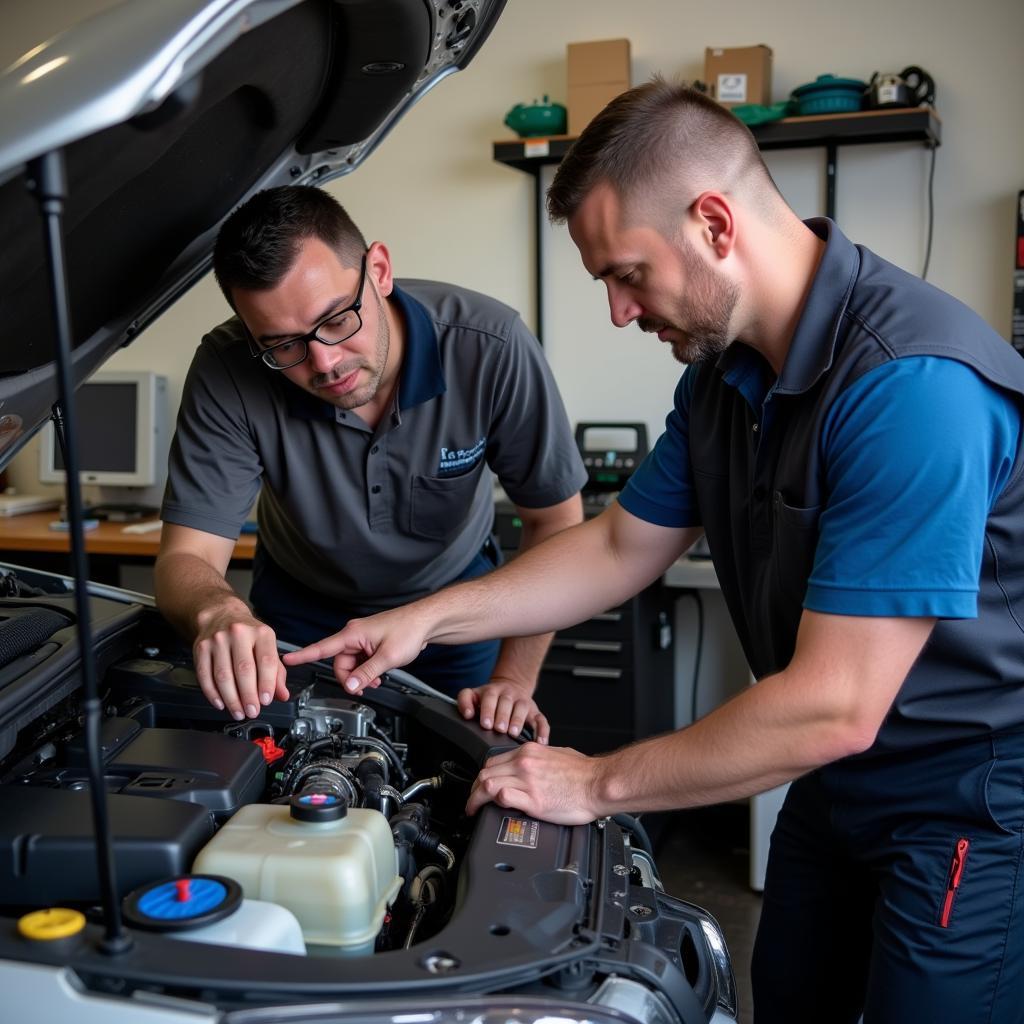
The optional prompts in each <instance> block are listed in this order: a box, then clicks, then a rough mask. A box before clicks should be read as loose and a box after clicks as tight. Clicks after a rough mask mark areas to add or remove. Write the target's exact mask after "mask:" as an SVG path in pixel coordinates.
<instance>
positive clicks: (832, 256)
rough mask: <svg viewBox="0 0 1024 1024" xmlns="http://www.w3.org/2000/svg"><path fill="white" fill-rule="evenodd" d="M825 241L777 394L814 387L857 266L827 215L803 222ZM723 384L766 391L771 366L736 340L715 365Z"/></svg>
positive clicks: (830, 352)
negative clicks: (766, 375) (766, 373)
mask: <svg viewBox="0 0 1024 1024" xmlns="http://www.w3.org/2000/svg"><path fill="white" fill-rule="evenodd" d="M804 223H805V224H806V225H807V226H808V227H809V228H810V229H811V230H812V231H813V232H814V233H815V234H816V235H817V236H818V237H819V238H821V239H823V240H824V242H825V251H824V253H822V256H821V261H820V262H819V264H818V269H817V271H816V273H815V275H814V280H813V282H812V283H811V290H810V292H809V293H808V295H807V301H806V303H805V304H804V309H803V312H802V313H801V314H800V320H799V322H798V323H797V326H796V330H795V331H794V332H793V339H792V341H791V342H790V344H789V351H788V352H787V353H786V361H785V362H784V363H783V364H782V372H781V373H780V374H779V377H778V380H776V381H775V385H774V387H773V388H772V390H773V391H774V392H775V393H777V394H784V395H798V394H801V393H803V392H804V391H807V390H808V389H809V388H811V387H813V385H814V383H815V382H816V381H817V380H818V378H819V377H821V375H822V374H823V373H825V372H826V371H827V370H828V368H829V367H830V366H831V365H832V360H833V358H834V356H835V348H836V342H837V339H838V337H839V328H840V325H841V324H842V320H843V315H844V314H845V312H846V307H847V305H848V303H849V301H850V295H851V294H852V292H853V285H854V282H855V281H856V279H857V271H858V270H859V268H860V254H859V253H858V251H857V247H856V246H855V245H854V244H853V243H852V242H851V241H850V240H849V239H848V238H847V237H846V236H845V235H844V234H843V233H842V232H841V231H840V230H839V228H838V227H836V225H835V223H834V222H833V221H831V220H829V219H828V218H826V217H814V218H812V219H811V220H807V221H805V222H804ZM715 365H716V366H717V368H718V369H719V371H720V372H721V373H722V377H723V379H724V381H725V383H726V384H729V385H731V386H732V387H734V388H736V389H737V390H738V391H740V392H741V393H743V394H744V395H746V397H747V399H748V401H750V402H751V404H759V402H758V403H755V401H754V396H755V395H756V394H759V393H761V397H762V398H763V392H765V391H767V384H766V378H765V372H766V371H767V372H768V373H770V368H769V367H768V364H767V362H766V361H765V360H764V358H763V357H762V356H761V355H760V354H759V353H758V352H755V351H754V349H752V348H750V346H749V345H744V344H743V343H742V342H736V343H734V344H732V345H730V346H729V347H728V348H727V349H726V350H725V351H724V352H723V353H722V354H721V356H719V358H718V361H717V363H716V364H715Z"/></svg>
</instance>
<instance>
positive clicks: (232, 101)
mask: <svg viewBox="0 0 1024 1024" xmlns="http://www.w3.org/2000/svg"><path fill="white" fill-rule="evenodd" d="M504 3H505V0H462V2H458V3H448V2H447V0H130V2H127V3H124V4H121V5H118V6H116V7H114V8H112V9H110V10H108V11H106V12H104V13H103V14H101V15H98V16H96V17H94V18H92V19H90V20H88V21H85V22H83V23H81V24H80V25H78V26H76V27H75V28H74V29H71V30H69V31H67V32H64V33H62V34H60V35H58V36H56V37H54V38H53V39H51V40H49V41H48V42H43V43H41V45H39V46H37V47H35V48H34V49H32V50H30V51H29V52H28V53H26V54H25V55H24V56H23V57H21V58H20V59H19V60H18V61H16V62H15V63H14V64H12V65H11V67H9V68H8V69H7V70H6V71H5V72H3V74H2V75H0V110H3V111H4V116H3V120H2V122H0V222H2V223H3V225H4V245H3V248H2V251H0V468H2V467H3V466H4V465H6V464H7V462H8V461H9V460H10V458H11V457H12V456H13V455H14V454H15V453H16V452H17V451H18V450H19V449H20V447H21V446H22V445H23V444H24V443H25V442H26V441H27V440H28V438H29V437H31V436H32V434H34V433H35V431H36V430H37V429H38V428H39V427H40V426H41V424H42V423H43V422H44V421H45V420H46V418H47V417H48V415H49V414H50V410H51V408H52V406H53V404H54V402H55V401H56V399H57V371H56V367H55V363H54V355H55V351H56V341H55V337H56V336H55V329H54V326H53V316H52V313H51V309H52V304H51V299H50V289H49V274H48V270H47V264H46V250H45V245H44V230H43V226H42V221H41V218H40V212H39V206H38V202H37V200H36V198H35V196H34V195H33V193H32V191H31V185H30V183H31V181H32V177H33V173H34V172H33V161H35V160H36V159H37V158H39V157H41V156H42V155H44V154H46V153H49V152H52V151H55V150H61V151H62V152H63V154H64V159H65V162H66V167H67V179H68V198H67V203H66V207H65V218H64V224H65V234H66V252H67V280H68V288H69V291H70V303H71V328H72V336H73V355H74V381H75V384H76V385H77V384H78V383H80V382H81V381H82V380H84V379H85V378H86V377H88V376H89V375H90V374H91V373H92V372H93V371H94V370H95V369H96V368H97V367H98V366H100V365H101V364H102V363H103V362H104V360H106V359H107V358H108V356H109V355H110V354H111V353H112V352H114V351H115V350H116V349H117V348H119V347H121V346H123V345H125V344H127V343H129V342H130V341H131V340H132V338H133V337H135V336H136V335H137V334H138V333H139V332H140V331H142V330H143V329H144V328H145V327H146V326H147V325H148V324H149V323H151V322H152V321H153V320H154V319H155V318H156V317H157V316H159V315H160V314H161V313H162V312H163V311H164V310H165V309H166V308H167V307H168V306H169V305H170V304H171V303H172V302H173V301H174V300H175V299H177V298H178V297H179V296H180V295H181V294H182V293H183V292H184V291H186V290H187V289H188V288H189V287H190V286H191V285H192V284H193V283H195V282H196V281H197V280H198V279H199V278H200V277H201V276H202V275H203V274H204V273H206V271H207V270H208V269H209V266H210V257H211V252H212V249H213V242H214V239H215V237H216V234H217V231H218V229H219V227H220V224H221V223H222V221H223V220H224V218H225V217H226V216H227V215H228V214H229V213H230V212H231V211H232V210H233V209H234V208H235V207H236V206H237V205H239V204H240V203H241V202H243V201H244V200H245V199H246V198H248V197H249V196H250V195H251V194H252V193H254V192H256V191H258V190H260V189H263V188H268V187H271V186H274V185H281V184H286V183H287V184H322V183H323V182H325V181H327V180H329V179H331V178H333V177H337V176H339V175H342V174H346V173H348V172H349V171H351V170H353V169H354V168H355V167H356V166H358V165H359V163H361V162H362V161H363V160H364V159H365V158H366V157H367V156H368V155H369V153H370V152H372V150H373V149H374V148H375V147H376V145H377V143H378V142H380V140H381V139H382V138H383V137H384V136H385V135H386V134H387V132H388V131H389V130H390V128H391V127H392V125H394V124H395V122H396V121H397V120H398V119H399V118H400V117H401V116H402V114H403V113H404V112H405V111H406V110H407V109H408V108H409V107H410V106H412V104H413V103H415V102H416V100H418V99H419V97H420V96H422V95H423V94H424V93H425V92H426V91H427V90H428V89H430V88H431V87H432V86H433V85H434V84H435V83H436V82H438V81H439V80H440V79H441V78H443V77H444V76H446V75H447V74H450V73H451V72H453V71H456V70H458V69H459V68H462V67H464V66H465V65H466V64H467V63H468V62H469V61H470V60H471V59H472V57H473V56H474V54H475V53H476V51H477V50H478V49H479V47H480V45H481V44H482V43H483V41H484V40H485V39H486V37H487V36H488V34H489V33H490V31H491V29H492V27H493V25H494V23H495V21H496V19H497V17H498V15H499V13H500V12H501V9H502V8H503V7H504Z"/></svg>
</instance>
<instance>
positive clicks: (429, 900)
mask: <svg viewBox="0 0 1024 1024" xmlns="http://www.w3.org/2000/svg"><path fill="white" fill-rule="evenodd" d="M435 882H436V886H435ZM443 888H444V873H443V872H442V871H441V869H440V868H439V867H438V866H437V865H436V864H428V865H427V866H426V867H425V868H422V869H421V870H420V871H418V872H417V873H416V877H415V878H414V879H413V880H412V886H411V887H410V889H409V899H410V901H411V902H412V903H413V904H414V905H415V907H416V911H415V913H414V914H413V917H412V921H411V922H410V923H409V932H408V934H407V935H406V937H405V943H404V948H405V949H409V948H410V947H411V946H412V943H413V939H415V937H416V932H417V930H418V929H419V926H420V925H421V924H422V923H423V918H424V917H425V916H426V913H427V909H428V907H430V906H431V905H432V904H434V903H436V902H437V899H438V896H439V895H440V892H439V890H443Z"/></svg>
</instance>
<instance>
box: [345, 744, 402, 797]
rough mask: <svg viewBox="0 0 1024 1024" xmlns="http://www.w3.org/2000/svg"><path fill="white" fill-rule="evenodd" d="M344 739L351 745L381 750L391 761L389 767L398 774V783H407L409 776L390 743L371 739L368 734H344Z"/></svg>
mask: <svg viewBox="0 0 1024 1024" xmlns="http://www.w3.org/2000/svg"><path fill="white" fill-rule="evenodd" d="M345 739H346V742H348V743H349V744H351V745H352V746H353V747H369V748H370V749H371V750H379V751H381V753H383V754H384V756H385V757H387V759H388V760H389V761H390V762H391V767H392V768H394V769H395V774H396V775H397V776H398V781H399V784H400V785H402V786H408V785H409V776H408V775H407V774H406V772H405V769H404V768H403V767H402V762H401V761H400V760H399V759H398V754H396V753H395V752H394V750H392V749H391V746H390V744H388V743H385V742H383V741H382V740H376V739H373V738H372V737H370V736H346V737H345Z"/></svg>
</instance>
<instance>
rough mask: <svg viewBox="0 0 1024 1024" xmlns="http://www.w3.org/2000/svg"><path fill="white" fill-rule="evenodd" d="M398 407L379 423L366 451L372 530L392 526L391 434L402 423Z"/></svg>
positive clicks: (369, 519) (367, 488)
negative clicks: (390, 481)
mask: <svg viewBox="0 0 1024 1024" xmlns="http://www.w3.org/2000/svg"><path fill="white" fill-rule="evenodd" d="M401 421H402V420H401V416H399V414H398V412H397V410H392V412H391V413H389V414H388V415H387V416H386V417H385V418H383V419H382V420H381V422H380V423H379V424H378V426H377V430H376V431H375V432H374V434H373V436H372V437H371V438H370V446H369V448H368V449H367V452H366V508H367V519H368V522H369V526H370V529H371V530H380V529H388V528H389V527H390V526H391V524H392V520H393V515H394V502H393V500H392V494H391V488H390V486H389V478H390V469H389V467H390V459H389V453H390V444H389V435H390V434H391V432H392V431H393V430H394V429H395V428H397V427H398V425H399V424H400V423H401Z"/></svg>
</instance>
